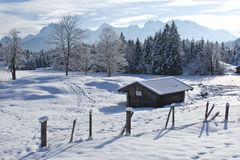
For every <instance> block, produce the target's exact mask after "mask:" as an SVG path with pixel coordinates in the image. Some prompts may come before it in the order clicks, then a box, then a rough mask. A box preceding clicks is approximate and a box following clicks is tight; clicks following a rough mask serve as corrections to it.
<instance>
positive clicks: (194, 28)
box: [0, 20, 237, 52]
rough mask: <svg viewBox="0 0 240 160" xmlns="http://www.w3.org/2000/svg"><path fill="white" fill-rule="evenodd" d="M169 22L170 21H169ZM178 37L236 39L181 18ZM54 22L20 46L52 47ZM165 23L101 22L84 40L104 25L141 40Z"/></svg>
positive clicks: (90, 39)
mask: <svg viewBox="0 0 240 160" xmlns="http://www.w3.org/2000/svg"><path fill="white" fill-rule="evenodd" d="M169 22H170V21H169ZM174 22H175V24H176V26H177V28H178V32H179V34H180V37H181V38H182V39H186V38H188V39H193V38H194V39H195V40H200V39H202V38H203V39H205V40H209V41H219V42H227V41H233V40H235V39H237V37H235V36H234V35H232V34H231V33H229V32H228V31H226V30H212V29H209V28H207V27H204V26H200V25H198V24H197V23H195V22H192V21H181V20H174ZM55 25H56V24H53V23H51V24H49V25H48V26H45V27H43V28H42V29H41V30H40V32H39V33H38V34H36V35H28V36H26V37H25V38H23V39H22V46H23V48H25V49H28V50H31V51H33V52H38V51H40V50H42V49H44V50H47V49H50V48H53V47H54V46H53V45H51V43H49V42H50V38H49V37H50V36H49V35H50V34H51V33H52V31H53V29H54V26H55ZM164 26H165V23H163V22H162V21H159V20H158V21H152V20H150V21H147V22H146V23H145V24H144V26H143V27H139V26H138V25H130V26H128V27H114V26H111V25H109V24H107V23H103V24H102V25H101V26H100V27H99V28H98V29H96V30H89V29H87V30H86V31H85V32H84V34H85V35H84V37H85V38H84V40H83V41H84V42H85V43H89V44H93V43H95V42H97V41H98V40H99V35H100V34H101V32H102V30H103V29H104V28H106V27H112V28H113V29H114V30H115V31H116V32H117V34H120V33H121V32H122V33H123V34H124V36H125V37H126V39H134V40H136V39H137V38H139V39H140V40H141V41H144V39H145V38H147V37H148V36H153V35H154V34H155V33H156V32H158V31H159V30H160V29H163V27H164ZM5 41H6V37H3V38H2V39H1V41H0V42H1V43H2V44H3V45H4V43H5Z"/></svg>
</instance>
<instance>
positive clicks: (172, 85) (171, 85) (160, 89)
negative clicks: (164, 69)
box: [119, 77, 193, 95]
mask: <svg viewBox="0 0 240 160" xmlns="http://www.w3.org/2000/svg"><path fill="white" fill-rule="evenodd" d="M134 83H139V84H141V85H142V86H144V87H146V88H148V89H149V90H151V91H153V92H155V93H157V94H158V95H164V94H170V93H175V92H181V91H187V90H192V89H193V88H192V87H191V86H190V85H188V84H186V83H184V82H182V81H180V80H179V79H177V78H175V77H165V78H157V79H150V80H144V81H136V82H134ZM134 83H131V84H129V85H127V86H125V87H128V86H130V85H132V84H134ZM125 87H123V88H120V89H119V91H122V89H124V88H125Z"/></svg>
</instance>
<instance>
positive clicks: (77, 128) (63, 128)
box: [47, 104, 240, 146]
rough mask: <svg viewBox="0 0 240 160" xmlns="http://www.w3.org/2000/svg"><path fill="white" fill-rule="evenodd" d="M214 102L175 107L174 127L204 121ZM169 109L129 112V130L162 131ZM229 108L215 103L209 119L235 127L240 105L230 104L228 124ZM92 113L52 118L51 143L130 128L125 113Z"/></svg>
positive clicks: (134, 132)
mask: <svg viewBox="0 0 240 160" xmlns="http://www.w3.org/2000/svg"><path fill="white" fill-rule="evenodd" d="M212 105H213V104H209V107H208V110H207V111H206V107H205V106H204V105H203V106H194V107H182V106H178V107H176V106H175V108H173V111H172V112H174V114H173V117H172V118H173V119H171V118H170V121H172V120H173V122H172V123H173V125H175V129H183V128H186V127H189V126H192V125H196V124H201V123H203V122H204V121H206V114H210V109H211V107H212ZM169 109H170V108H161V109H152V110H149V111H146V110H145V111H135V113H134V114H133V115H132V114H131V115H130V124H129V125H130V126H128V127H130V128H129V130H128V132H130V134H131V128H132V135H137V136H138V135H142V134H144V133H150V132H158V131H159V130H163V129H164V128H165V125H166V120H167V116H168V113H169ZM171 110H172V109H171ZM226 111H227V108H226V107H225V106H224V105H222V106H219V105H218V106H215V107H214V108H213V109H212V111H211V112H212V113H211V114H210V115H209V116H208V118H207V119H208V120H210V119H211V118H212V119H214V120H215V122H217V123H222V124H224V129H226V128H227V127H232V126H234V124H235V123H236V122H240V105H232V106H231V105H230V107H228V111H229V113H228V118H227V121H228V123H226ZM199 112H201V114H199ZM90 113H91V112H90ZM91 116H92V118H90V119H89V113H74V114H64V115H62V114H59V115H53V116H51V117H49V122H48V124H47V126H48V129H47V130H48V143H49V145H50V146H58V145H61V144H66V143H69V142H71V141H83V140H90V139H91V138H93V139H105V138H113V137H117V136H119V134H120V135H121V134H123V132H124V130H125V128H123V127H127V126H126V125H127V123H126V113H118V114H103V113H95V112H92V113H91ZM131 117H132V118H131ZM90 121H91V122H92V123H91V126H89V124H90ZM128 123H129V122H128ZM226 124H227V125H226ZM73 125H74V126H73ZM169 126H170V125H169ZM73 127H74V130H73ZM168 128H169V127H168ZM170 128H171V127H170ZM123 129H124V130H123ZM90 132H91V133H90Z"/></svg>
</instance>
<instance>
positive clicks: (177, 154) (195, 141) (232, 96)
mask: <svg viewBox="0 0 240 160" xmlns="http://www.w3.org/2000/svg"><path fill="white" fill-rule="evenodd" d="M0 75H1V76H0V121H1V123H0V137H1V139H0V158H1V159H4V160H7V159H198V158H201V159H234V158H235V159H239V158H240V154H239V150H238V147H237V145H238V144H239V142H240V139H239V131H240V108H239V105H240V104H239V100H240V97H239V95H240V80H239V76H237V75H226V76H205V77H204V76H177V78H179V79H181V80H183V81H184V82H186V83H188V84H190V85H191V86H192V87H194V90H193V91H189V92H187V95H186V101H185V103H183V104H179V105H178V106H179V107H177V108H176V113H175V114H176V124H175V129H170V128H168V129H167V130H163V128H164V125H165V122H166V117H167V114H168V111H169V108H164V109H153V108H141V109H135V110H134V115H133V118H132V135H131V136H129V137H126V136H124V137H119V138H117V137H116V136H117V135H118V134H119V132H120V130H121V128H122V127H123V125H124V123H125V107H124V106H125V101H126V96H125V95H123V94H119V93H117V92H116V90H117V89H118V88H120V87H121V86H123V85H126V84H129V83H131V82H133V81H136V80H143V79H149V78H156V77H159V76H151V75H115V76H114V77H110V78H106V77H105V75H103V74H91V75H89V76H84V75H82V74H81V73H78V72H75V73H70V76H69V77H65V76H63V75H64V73H62V72H57V71H52V70H39V71H18V72H17V77H18V79H17V80H16V81H9V82H1V81H6V80H9V77H10V75H9V77H8V73H7V72H6V71H4V72H3V71H0ZM3 75H4V79H3ZM201 91H204V92H207V93H208V96H207V97H205V98H204V97H201V96H200V93H201ZM207 101H209V102H210V105H212V104H213V103H215V105H216V107H215V108H214V110H213V113H215V112H217V111H220V115H219V116H218V117H217V118H216V120H215V121H214V122H209V123H207V124H205V125H203V123H202V121H203V117H204V112H205V105H206V102H207ZM226 102H229V103H230V105H231V107H230V115H229V124H228V127H227V128H226V126H224V123H223V119H224V112H225V104H226ZM90 109H93V140H91V141H86V139H87V137H88V132H87V130H88V112H89V110H90ZM41 116H48V117H49V122H48V124H49V128H48V136H49V141H48V142H49V145H50V148H48V149H45V150H39V143H40V140H39V136H40V128H39V127H40V124H39V122H38V118H39V117H41ZM74 118H77V128H76V133H75V136H74V143H71V144H67V143H68V142H69V137H70V132H71V125H72V121H73V119H74ZM83 122H84V123H83ZM224 128H225V129H224ZM223 151H224V152H223Z"/></svg>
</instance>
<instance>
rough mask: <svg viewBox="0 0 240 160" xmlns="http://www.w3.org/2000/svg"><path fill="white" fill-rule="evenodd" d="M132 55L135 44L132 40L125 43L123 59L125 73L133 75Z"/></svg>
mask: <svg viewBox="0 0 240 160" xmlns="http://www.w3.org/2000/svg"><path fill="white" fill-rule="evenodd" d="M134 54H135V42H134V41H133V40H128V41H127V46H126V53H125V59H126V61H127V69H126V72H127V73H133V71H134V58H133V57H134Z"/></svg>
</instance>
